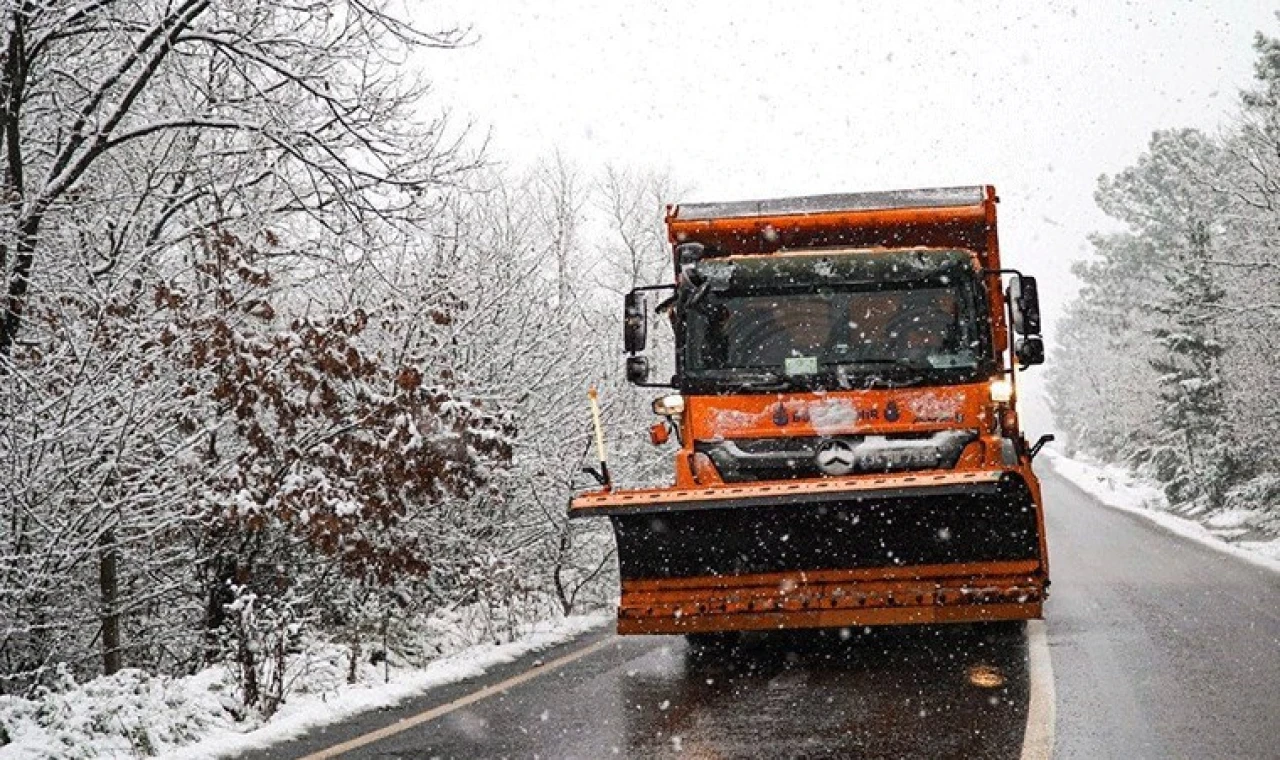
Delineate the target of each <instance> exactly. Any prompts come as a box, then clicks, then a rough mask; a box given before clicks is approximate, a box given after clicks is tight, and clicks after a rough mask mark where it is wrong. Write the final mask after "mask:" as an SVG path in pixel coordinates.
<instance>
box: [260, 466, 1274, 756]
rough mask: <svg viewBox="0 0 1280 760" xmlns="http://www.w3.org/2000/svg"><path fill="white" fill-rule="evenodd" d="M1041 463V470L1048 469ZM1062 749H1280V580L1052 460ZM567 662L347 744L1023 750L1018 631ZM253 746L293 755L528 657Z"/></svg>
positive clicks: (568, 752) (456, 692) (632, 644)
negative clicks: (1092, 487)
mask: <svg viewBox="0 0 1280 760" xmlns="http://www.w3.org/2000/svg"><path fill="white" fill-rule="evenodd" d="M1041 469H1042V470H1045V471H1047V470H1048V469H1049V468H1048V467H1043V468H1041ZM1044 489H1045V497H1046V502H1047V504H1048V510H1049V511H1048V523H1049V546H1050V561H1051V566H1052V573H1053V579H1054V585H1053V591H1052V596H1051V599H1050V602H1049V604H1048V607H1047V612H1046V619H1047V623H1048V638H1049V650H1050V653H1051V659H1052V666H1053V672H1054V683H1055V690H1056V694H1057V700H1056V709H1057V721H1056V731H1055V733H1056V749H1055V757H1058V758H1125V760H1136V759H1137V758H1168V757H1176V758H1252V757H1257V758H1276V757H1280V577H1278V576H1276V575H1275V574H1274V573H1270V572H1268V571H1265V570H1262V569H1261V568H1256V567H1253V566H1251V565H1248V564H1245V563H1243V562H1241V561H1239V560H1237V559H1234V558H1232V557H1229V556H1226V555H1223V554H1220V553H1218V552H1215V551H1212V550H1210V549H1207V548H1204V547H1201V546H1199V545H1197V544H1194V543H1189V542H1187V541H1185V540H1182V539H1179V538H1176V537H1174V536H1171V535H1170V534H1168V533H1165V532H1163V531H1161V530H1160V529H1159V528H1156V527H1154V526H1152V525H1150V524H1149V523H1147V522H1146V521H1144V520H1142V519H1141V518H1139V517H1135V516H1130V515H1126V514H1123V513H1118V512H1114V511H1112V510H1108V509H1105V508H1103V507H1101V506H1099V505H1097V504H1096V503H1094V502H1093V501H1092V500H1091V499H1090V498H1089V497H1088V496H1087V495H1085V494H1084V493H1082V492H1080V491H1079V490H1077V489H1076V488H1074V487H1073V486H1071V485H1070V484H1068V483H1066V482H1065V481H1063V480H1062V479H1060V478H1058V477H1057V476H1055V475H1053V474H1052V473H1051V472H1045V477H1044ZM597 640H606V644H605V645H604V646H602V647H601V648H600V649H599V650H598V651H595V652H593V653H591V654H589V655H587V656H585V657H583V658H581V659H579V660H577V661H575V662H573V663H571V664H569V665H566V666H565V667H563V668H560V669H558V670H555V671H553V672H550V673H548V674H546V675H544V676H541V677H538V678H534V679H532V680H529V681H526V682H525V683H522V684H520V685H518V686H515V687H513V688H511V689H509V690H507V691H505V692H503V693H500V694H498V695H495V696H493V697H490V698H487V699H484V700H481V701H479V702H476V703H474V704H471V705H468V706H466V707H464V708H462V709H459V710H457V711H454V712H452V713H449V714H447V715H444V716H442V717H440V718H437V719H435V720H432V721H429V722H426V723H423V724H421V725H418V726H415V727H414V728H412V729H409V730H407V731H404V732H402V733H399V734H397V735H395V736H391V737H388V738H385V739H382V740H380V741H378V742H375V743H373V744H370V745H368V746H365V747H363V748H361V749H359V750H356V751H354V752H351V753H349V754H347V755H344V757H353V758H433V757H441V758H480V757H513V758H519V757H526V758H528V757H541V758H601V757H611V756H621V757H644V758H647V757H688V758H731V757H761V758H773V757H779V758H780V757H815V758H816V757H857V758H898V757H921V758H1002V757H1007V758H1016V757H1018V756H1019V755H1020V752H1021V745H1022V740H1023V733H1024V730H1025V725H1026V720H1027V699H1028V691H1029V684H1028V669H1027V643H1026V639H1025V637H1024V635H1023V629H1022V628H1021V626H998V627H994V628H983V627H976V628H969V627H964V628H959V627H940V628H934V629H924V630H921V629H905V630H903V629H873V630H871V632H870V633H864V632H853V634H852V635H850V636H848V637H847V638H842V637H840V636H839V635H827V636H813V635H785V636H783V635H768V636H756V637H752V638H749V639H748V640H746V641H745V642H744V643H743V644H742V645H740V646H738V647H735V648H733V649H731V650H728V651H718V650H710V651H706V652H700V651H697V650H694V649H691V648H690V647H689V646H688V644H686V642H685V641H684V640H683V639H681V638H676V637H626V638H618V637H612V636H610V635H609V634H608V633H607V632H602V633H600V634H596V635H593V636H591V637H588V639H586V640H583V641H579V642H575V643H573V644H570V645H566V646H565V647H562V648H560V649H559V650H556V651H551V652H547V653H544V654H542V655H540V656H539V659H542V660H543V661H548V662H549V661H551V660H552V659H554V658H555V657H557V656H559V655H561V654H563V653H567V652H572V651H574V650H577V649H580V648H581V647H583V646H585V645H587V644H589V643H590V642H591V641H597ZM532 659H533V658H530V661H526V662H523V663H514V664H512V665H511V666H508V667H505V668H500V669H497V670H496V671H495V672H493V673H491V674H488V675H486V676H485V677H483V678H481V679H477V680H475V681H472V682H468V683H464V684H459V685H455V686H453V687H448V688H446V689H442V690H438V691H436V692H433V693H432V694H430V695H428V696H426V697H424V698H422V699H420V700H415V701H413V702H410V703H406V704H405V705H402V706H401V707H400V708H397V709H395V710H391V711H383V712H377V713H373V714H370V715H366V716H363V717H361V718H358V719H357V720H355V721H351V722H348V723H345V724H340V725H337V726H333V727H330V728H329V729H326V730H325V731H323V732H316V733H313V734H310V735H308V736H306V737H303V738H302V739H300V740H299V741H297V742H295V743H292V744H289V745H284V746H281V747H278V748H276V749H275V750H273V751H271V752H269V753H264V754H262V755H260V757H262V758H286V757H300V756H303V755H306V754H307V753H309V752H314V751H317V750H320V749H323V748H326V747H330V746H333V745H334V744H337V743H339V742H342V741H345V740H347V739H350V738H353V737H355V736H358V735H359V734H362V733H366V732H368V731H372V730H376V729H378V728H381V727H383V726H386V725H390V724H393V723H395V722H396V721H398V720H401V719H403V718H406V717H408V716H411V715H413V714H415V713H418V712H421V711H423V710H426V709H429V708H431V707H435V706H437V705H441V704H445V703H447V702H449V701H451V700H453V699H457V698H458V697H461V696H463V695H466V694H468V693H471V692H474V691H475V690H477V689H479V688H482V687H484V686H487V685H490V684H493V683H498V682H500V681H501V680H503V679H504V678H506V677H510V676H511V675H513V674H516V673H519V672H523V671H526V670H528V669H529V668H530V667H531V660H532Z"/></svg>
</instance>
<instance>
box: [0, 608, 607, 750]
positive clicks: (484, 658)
mask: <svg viewBox="0 0 1280 760" xmlns="http://www.w3.org/2000/svg"><path fill="white" fill-rule="evenodd" d="M611 619H612V616H611V615H609V614H604V613H600V614H593V615H580V616H573V617H568V618H562V619H559V620H555V621H549V622H543V623H538V624H534V625H532V626H530V627H529V628H528V629H527V631H526V633H525V634H524V635H523V636H520V637H519V638H517V639H516V640H515V641H512V642H511V643H507V644H478V645H472V646H468V647H466V648H463V649H461V650H460V651H456V652H454V653H453V654H450V655H447V656H444V657H440V658H439V659H436V660H434V661H432V662H430V663H429V664H427V665H425V666H424V667H412V666H409V665H407V664H405V663H398V664H391V665H383V664H378V665H373V664H369V663H368V662H367V661H366V662H365V663H364V664H363V665H362V666H361V667H360V668H359V669H358V672H357V683H355V684H350V685H349V684H347V683H346V674H347V663H348V660H347V658H348V650H347V649H346V648H345V647H343V646H339V645H336V644H317V645H313V646H311V647H308V649H307V651H306V652H305V653H304V654H302V655H300V656H299V657H297V658H295V661H296V662H297V665H296V667H294V668H293V678H294V682H293V684H292V688H291V689H290V693H289V694H288V695H287V697H286V701H285V703H284V704H283V705H282V706H281V707H280V709H279V711H278V712H276V714H275V715H273V716H272V717H271V718H270V719H269V720H267V721H265V722H263V721H260V720H253V719H237V715H240V712H241V711H240V708H239V706H238V701H237V693H236V685H235V682H234V679H233V678H232V675H231V674H230V673H229V672H228V671H227V670H226V669H225V668H223V667H213V668H208V669H206V670H203V671H201V672H199V673H197V674H195V675H193V676H188V677H186V678H169V677H161V676H151V675H148V674H146V673H144V672H142V671H139V670H124V671H121V672H120V673H117V674H116V675H114V676H111V677H109V678H108V677H102V678H96V679H94V680H92V681H89V682H87V683H84V684H74V683H73V682H71V681H70V679H69V678H68V679H65V680H66V683H65V684H64V688H62V689H59V690H57V691H54V692H50V693H48V694H45V695H44V696H43V697H41V698H37V699H22V698H19V697H0V731H6V732H7V733H8V738H9V740H10V741H11V743H10V744H8V745H5V746H2V747H0V760H37V759H39V760H44V759H46V758H138V757H152V756H160V757H165V758H172V759H173V760H178V759H179V758H183V759H186V760H196V759H198V758H214V757H232V756H235V755H238V754H240V753H242V752H245V751H247V750H250V749H256V748H261V747H265V746H268V745H270V744H274V743H277V742H280V741H284V740H286V739H289V738H291V737H294V736H298V735H300V734H302V733H304V732H306V731H307V730H309V729H312V728H315V727H317V726H322V725H326V724H331V723H334V722H337V721H340V720H342V719H344V718H347V717H349V716H351V715H354V714H356V713H359V712H363V711H365V710H370V709H374V708H379V707H387V706H391V705H394V704H396V703H398V702H401V701H403V700H405V699H408V698H410V697H413V696H416V695H419V694H421V693H423V692H425V691H427V690H429V689H431V688H433V687H437V686H441V685H443V684H448V683H454V682H456V681H461V680H463V679H466V678H471V677H474V676H478V675H481V674H482V673H484V672H485V671H486V670H487V669H489V668H491V667H494V666H495V665H499V664H502V663H506V662H511V661H513V660H515V659H517V658H519V657H522V656H524V655H526V654H529V653H532V652H537V651H541V650H543V649H547V648H549V647H551V646H554V645H556V644H560V643H563V642H565V641H569V640H570V639H572V638H574V637H575V636H578V635H581V634H582V633H584V632H586V631H589V630H592V629H595V628H599V627H601V626H603V625H604V624H605V623H606V622H607V621H609V620H611ZM2 738H3V734H2V733H0V740H2Z"/></svg>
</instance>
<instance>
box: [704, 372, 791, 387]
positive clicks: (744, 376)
mask: <svg viewBox="0 0 1280 760" xmlns="http://www.w3.org/2000/svg"><path fill="white" fill-rule="evenodd" d="M699 374H700V375H702V377H703V379H706V380H713V381H715V382H720V383H731V384H733V385H737V386H741V387H743V388H754V389H756V390H766V391H776V390H786V389H787V388H790V387H792V384H793V383H792V378H789V377H787V376H786V375H783V374H781V373H778V372H768V371H763V372H762V371H759V370H752V371H746V372H744V371H741V370H729V369H723V370H710V371H708V370H703V371H702V372H700V373H699Z"/></svg>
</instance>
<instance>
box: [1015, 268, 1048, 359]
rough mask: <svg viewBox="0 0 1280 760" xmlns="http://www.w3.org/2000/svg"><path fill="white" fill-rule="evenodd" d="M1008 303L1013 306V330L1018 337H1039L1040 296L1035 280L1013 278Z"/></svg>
mask: <svg viewBox="0 0 1280 760" xmlns="http://www.w3.org/2000/svg"><path fill="white" fill-rule="evenodd" d="M1009 302H1010V304H1012V306H1013V329H1014V330H1016V331H1017V332H1018V334H1019V335H1039V334H1040V295H1039V292H1038V291H1037V290H1036V278H1034V277H1014V278H1013V281H1012V282H1010V283H1009ZM1041 361H1043V359H1042V360H1041ZM1039 363H1040V362H1036V364H1039Z"/></svg>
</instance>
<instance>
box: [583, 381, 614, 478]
mask: <svg viewBox="0 0 1280 760" xmlns="http://www.w3.org/2000/svg"><path fill="white" fill-rule="evenodd" d="M587 398H588V399H590V401H591V422H592V424H593V425H594V426H595V435H596V458H597V459H599V460H600V477H601V478H603V479H604V490H605V491H611V490H613V479H612V478H610V477H609V461H608V459H606V457H605V454H604V426H603V425H601V424H600V399H599V397H598V395H597V394H596V388H595V386H594V385H593V386H591V388H590V389H588V390H587Z"/></svg>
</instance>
